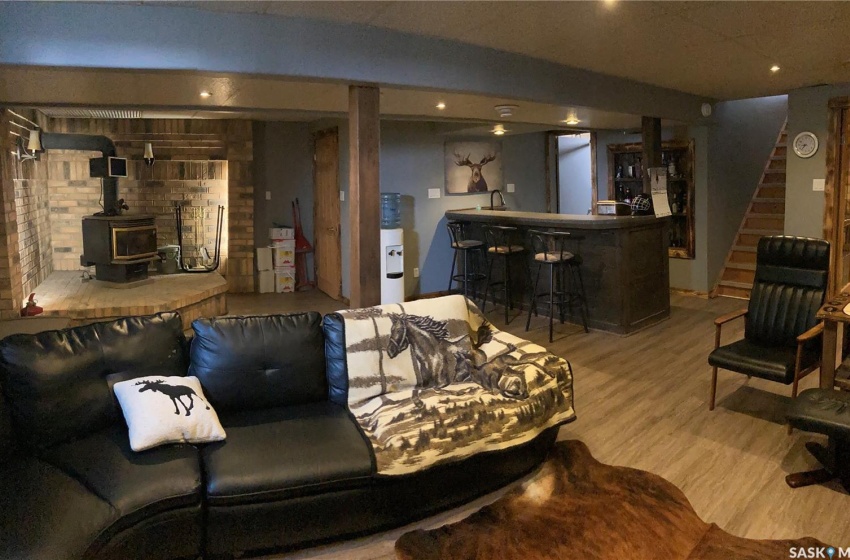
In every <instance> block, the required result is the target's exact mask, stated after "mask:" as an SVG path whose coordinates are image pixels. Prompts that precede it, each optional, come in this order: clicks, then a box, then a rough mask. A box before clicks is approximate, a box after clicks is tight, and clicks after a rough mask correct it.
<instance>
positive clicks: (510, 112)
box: [493, 105, 519, 119]
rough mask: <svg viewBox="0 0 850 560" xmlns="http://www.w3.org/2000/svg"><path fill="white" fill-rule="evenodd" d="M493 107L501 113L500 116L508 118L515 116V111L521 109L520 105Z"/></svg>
mask: <svg viewBox="0 0 850 560" xmlns="http://www.w3.org/2000/svg"><path fill="white" fill-rule="evenodd" d="M493 108H494V109H496V112H497V113H499V117H500V118H503V119H506V118H508V117H512V116H514V111H515V110H516V109H519V105H496V106H495V107H493Z"/></svg>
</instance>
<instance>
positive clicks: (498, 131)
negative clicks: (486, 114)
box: [492, 124, 507, 136]
mask: <svg viewBox="0 0 850 560" xmlns="http://www.w3.org/2000/svg"><path fill="white" fill-rule="evenodd" d="M492 132H493V134H495V135H496V136H502V135H504V134H505V132H507V130H505V127H504V126H502V125H500V124H497V125H496V126H494V127H493V131H492Z"/></svg>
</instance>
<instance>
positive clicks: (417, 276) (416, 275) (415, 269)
mask: <svg viewBox="0 0 850 560" xmlns="http://www.w3.org/2000/svg"><path fill="white" fill-rule="evenodd" d="M413 277H414V278H419V269H418V268H414V269H413Z"/></svg>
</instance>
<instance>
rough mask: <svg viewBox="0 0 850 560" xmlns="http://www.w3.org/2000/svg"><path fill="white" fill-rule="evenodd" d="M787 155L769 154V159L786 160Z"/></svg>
mask: <svg viewBox="0 0 850 560" xmlns="http://www.w3.org/2000/svg"><path fill="white" fill-rule="evenodd" d="M787 159H788V156H770V161H781V160H787Z"/></svg>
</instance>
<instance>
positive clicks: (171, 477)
mask: <svg viewBox="0 0 850 560" xmlns="http://www.w3.org/2000/svg"><path fill="white" fill-rule="evenodd" d="M42 458H43V459H44V460H45V461H48V462H49V463H51V464H52V465H54V466H56V467H57V468H59V469H61V470H62V471H63V472H65V473H67V474H68V475H69V476H71V477H73V478H74V479H76V480H78V481H80V482H81V483H82V484H84V485H85V486H86V487H87V488H89V489H90V490H91V491H92V492H94V493H95V494H97V495H98V496H99V497H100V498H102V499H103V500H106V501H107V502H109V503H110V504H111V505H112V506H113V507H114V508H115V509H116V510H117V511H118V513H119V514H120V515H121V516H122V517H126V519H122V524H126V523H130V522H132V520H133V519H134V518H139V517H142V516H144V517H147V516H150V515H153V514H155V513H158V512H160V511H164V510H168V509H174V508H178V507H182V506H189V505H193V504H199V503H200V501H201V467H200V456H199V451H198V450H197V449H196V448H195V447H193V446H191V445H167V446H163V447H158V448H156V449H151V450H149V451H144V452H141V453H136V452H134V451H132V450H131V449H130V443H129V440H128V438H127V429H126V428H124V427H118V426H115V427H112V428H108V429H106V430H101V431H99V432H97V433H96V434H93V435H91V436H89V437H87V438H83V439H79V440H76V441H72V442H68V443H65V444H62V445H58V446H56V447H54V448H52V449H50V450H49V451H46V452H44V453H43V454H42Z"/></svg>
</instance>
